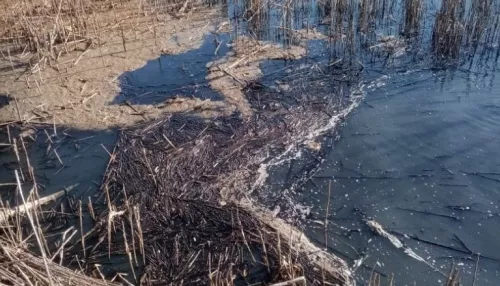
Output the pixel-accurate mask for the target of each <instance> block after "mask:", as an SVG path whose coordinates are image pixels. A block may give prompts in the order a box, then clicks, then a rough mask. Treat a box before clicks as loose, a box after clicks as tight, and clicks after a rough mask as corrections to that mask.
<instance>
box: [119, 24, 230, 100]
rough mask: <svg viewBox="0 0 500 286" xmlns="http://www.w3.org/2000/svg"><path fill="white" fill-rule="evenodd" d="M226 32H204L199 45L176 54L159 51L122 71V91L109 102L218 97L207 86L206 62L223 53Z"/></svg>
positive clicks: (226, 45)
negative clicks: (143, 62)
mask: <svg viewBox="0 0 500 286" xmlns="http://www.w3.org/2000/svg"><path fill="white" fill-rule="evenodd" d="M228 40H229V37H228V36H227V35H216V34H207V35H206V36H205V38H204V40H203V43H202V44H201V47H200V48H198V49H194V50H189V51H186V52H184V53H181V54H178V55H162V56H160V57H159V58H157V59H154V60H151V61H148V62H147V63H146V65H145V66H144V67H142V68H139V69H136V70H133V71H129V72H126V73H124V74H122V75H121V76H120V77H119V78H118V80H119V82H120V87H121V92H120V93H119V94H118V95H117V97H116V98H115V100H114V101H113V102H112V104H121V103H123V102H125V101H128V102H130V103H131V104H157V103H161V102H163V101H165V100H166V99H168V98H172V97H175V96H187V97H195V98H200V99H211V100H221V99H222V97H221V96H220V95H219V94H218V93H217V92H215V91H213V90H212V89H210V87H209V86H208V83H207V81H206V80H205V77H206V76H207V72H208V69H207V68H206V64H207V63H208V62H210V61H213V60H215V59H217V58H218V57H221V56H224V55H225V54H226V53H227V52H228V50H229V47H228Z"/></svg>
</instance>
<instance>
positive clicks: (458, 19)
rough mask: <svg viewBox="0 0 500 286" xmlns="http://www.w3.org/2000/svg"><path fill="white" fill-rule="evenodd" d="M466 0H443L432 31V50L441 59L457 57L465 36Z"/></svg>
mask: <svg viewBox="0 0 500 286" xmlns="http://www.w3.org/2000/svg"><path fill="white" fill-rule="evenodd" d="M464 14H465V1H464V0H443V2H442V6H441V10H440V11H439V13H438V14H437V16H436V20H435V24H434V28H433V32H432V50H433V52H434V54H435V55H436V56H437V57H438V58H439V59H456V58H458V56H459V55H460V49H461V47H462V39H463V37H464V31H465V29H464V24H463V21H464Z"/></svg>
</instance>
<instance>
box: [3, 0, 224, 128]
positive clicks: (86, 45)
mask: <svg viewBox="0 0 500 286" xmlns="http://www.w3.org/2000/svg"><path fill="white" fill-rule="evenodd" d="M64 3H65V2H64ZM92 3H93V2H92ZM96 3H97V2H96ZM99 3H101V2H99ZM110 3H111V2H110ZM120 3H121V4H116V3H115V4H114V6H113V5H111V6H105V5H102V4H99V5H101V6H99V7H97V8H94V10H92V14H90V12H89V15H88V16H87V18H88V19H87V21H88V22H89V25H90V23H91V24H92V26H90V27H92V29H90V27H89V31H88V34H87V35H86V36H85V38H82V40H79V41H75V43H71V41H70V42H69V43H64V44H60V46H58V47H59V48H58V49H56V48H55V49H56V52H55V54H57V59H55V58H52V57H51V56H50V55H47V54H46V53H45V54H44V53H38V54H37V53H36V52H30V51H29V49H28V46H26V47H24V48H21V47H17V46H16V45H15V44H13V43H10V42H8V41H5V40H4V41H3V42H2V43H1V46H0V48H1V49H2V53H3V55H4V56H3V57H2V58H0V68H1V73H0V94H3V95H9V96H10V97H11V98H12V99H15V100H12V101H10V104H9V105H6V106H4V107H2V111H1V112H0V121H4V122H8V121H18V120H20V121H29V122H49V123H55V124H61V125H65V126H68V127H73V128H80V129H106V128H110V127H116V126H130V125H133V124H134V123H137V122H139V121H143V120H151V119H154V118H157V117H158V116H160V114H162V113H163V112H164V110H160V109H157V108H156V107H154V106H151V105H150V106H141V107H133V108H131V107H130V106H128V105H111V104H110V103H111V102H112V101H113V99H114V98H115V97H116V96H117V94H119V92H120V87H119V82H118V80H117V79H118V77H119V76H120V75H121V74H123V73H124V72H125V71H129V70H134V69H137V68H139V67H141V66H142V65H144V63H145V62H146V61H147V60H149V59H152V58H157V57H159V56H160V55H161V54H179V53H182V52H184V51H186V50H191V49H194V48H197V47H199V45H200V44H201V43H202V41H203V37H204V36H205V34H206V33H209V32H213V31H215V30H216V27H218V23H219V22H221V19H222V18H221V13H220V10H218V9H217V8H213V9H206V8H203V9H189V10H186V9H185V10H186V12H184V13H181V14H179V13H178V11H177V10H175V11H176V12H175V13H173V12H172V13H158V12H149V13H148V11H150V10H151V9H152V8H151V7H142V8H140V3H142V1H140V2H139V1H124V2H123V3H122V2H120ZM4 4H5V5H7V4H8V3H7V2H6V3H4ZM14 4H15V3H13V4H12V5H14ZM13 7H15V6H13ZM33 9H41V8H40V7H38V8H36V7H35V8H33ZM89 9H90V8H89ZM9 11H10V12H11V13H12V14H13V16H14V15H15V13H16V12H15V11H16V10H15V9H14V8H12V9H10V10H9ZM34 17H35V16H33V18H34ZM53 17H56V16H55V15H54V16H53ZM61 17H62V16H61ZM82 17H84V16H82ZM49 19H51V18H50V17H49ZM63 19H64V18H63ZM65 24H66V25H68V26H67V27H69V28H66V29H70V28H71V24H70V23H65ZM8 32H9V27H6V26H4V27H3V30H0V34H4V35H6V34H8ZM16 47H17V49H16ZM2 105H3V104H2ZM184 105H186V103H185V104H184ZM193 106H194V107H196V106H199V104H198V103H193ZM193 106H189V107H188V106H186V107H185V108H186V109H188V110H189V109H190V108H191V109H192V108H193ZM179 108H180V107H179V105H178V104H177V105H176V107H172V110H179ZM166 111H169V110H168V108H167V110H166Z"/></svg>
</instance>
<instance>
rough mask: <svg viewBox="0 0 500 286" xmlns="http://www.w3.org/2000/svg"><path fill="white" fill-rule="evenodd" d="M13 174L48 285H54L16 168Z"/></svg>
mask: <svg viewBox="0 0 500 286" xmlns="http://www.w3.org/2000/svg"><path fill="white" fill-rule="evenodd" d="M14 174H15V176H16V182H17V187H18V190H19V194H20V196H21V199H22V200H23V206H24V208H25V212H26V214H27V215H28V219H29V221H30V224H31V227H32V228H33V232H34V234H35V238H36V241H37V243H38V247H39V250H40V252H41V254H42V258H43V263H44V265H45V271H46V272H47V277H48V279H49V284H50V285H54V282H53V281H52V275H51V274H50V269H49V265H48V263H47V256H46V255H45V248H44V247H43V245H42V241H41V238H40V236H39V234H38V231H37V227H36V226H35V223H34V221H33V217H32V216H31V212H30V211H29V209H28V207H27V206H26V201H25V200H24V195H23V189H22V187H21V181H20V180H19V175H18V173H17V170H14Z"/></svg>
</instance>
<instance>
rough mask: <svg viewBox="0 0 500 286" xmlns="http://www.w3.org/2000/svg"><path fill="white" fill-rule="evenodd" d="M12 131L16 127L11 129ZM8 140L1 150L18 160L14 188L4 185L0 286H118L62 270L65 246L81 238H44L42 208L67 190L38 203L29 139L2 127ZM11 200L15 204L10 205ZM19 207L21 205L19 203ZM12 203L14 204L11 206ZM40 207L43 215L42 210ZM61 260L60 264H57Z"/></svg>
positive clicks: (63, 235)
mask: <svg viewBox="0 0 500 286" xmlns="http://www.w3.org/2000/svg"><path fill="white" fill-rule="evenodd" d="M12 127H14V128H12ZM11 128H12V129H11ZM2 129H7V133H8V141H7V142H5V143H4V142H2V146H4V147H5V148H3V150H2V151H5V152H12V153H14V154H15V155H16V156H15V157H16V158H17V162H16V164H15V165H16V170H15V172H14V177H15V181H16V183H14V184H12V185H10V184H9V185H7V186H0V187H1V189H2V197H1V198H0V206H1V208H0V217H1V219H0V230H1V235H0V277H1V278H0V282H1V283H2V285H51V286H52V285H75V286H77V285H86V286H92V285H102V286H104V285H117V284H115V283H111V282H108V281H106V280H103V279H96V278H93V277H89V276H86V275H84V274H82V272H81V271H75V270H72V269H69V268H67V267H65V265H63V259H61V257H64V252H65V246H66V244H67V243H68V242H69V241H70V240H71V239H72V238H73V237H74V235H75V234H76V233H77V231H76V230H74V229H73V227H70V228H69V229H67V230H64V231H62V232H61V233H60V234H59V235H58V236H57V237H56V239H57V240H58V241H59V245H58V246H57V245H52V244H51V243H49V240H48V238H47V237H46V236H45V234H44V233H45V230H46V228H44V227H43V226H45V225H44V222H45V219H46V217H45V216H47V214H49V213H51V212H50V211H47V209H46V208H45V207H44V205H47V204H50V203H51V202H53V201H56V200H58V199H59V198H60V197H61V196H62V195H63V194H64V193H65V191H62V192H58V193H55V194H53V195H50V196H47V197H42V198H40V197H39V195H38V185H37V182H36V178H35V176H34V171H33V168H32V166H31V164H30V160H29V157H28V155H27V152H26V150H27V147H26V145H28V144H29V143H28V142H25V140H26V138H29V135H26V134H27V133H25V134H24V135H23V133H19V132H16V133H17V134H19V135H14V134H13V133H14V132H13V131H14V129H15V126H14V125H12V126H9V125H4V126H3V127H2ZM9 195H10V196H13V197H15V198H16V199H15V200H12V199H11V200H8V199H7V198H8V197H9ZM16 202H17V203H16ZM12 203H14V204H15V205H12V206H11V204H12ZM42 208H43V209H45V211H42ZM58 260H59V264H58V263H57V261H58Z"/></svg>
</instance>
